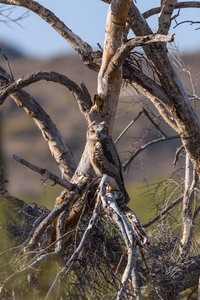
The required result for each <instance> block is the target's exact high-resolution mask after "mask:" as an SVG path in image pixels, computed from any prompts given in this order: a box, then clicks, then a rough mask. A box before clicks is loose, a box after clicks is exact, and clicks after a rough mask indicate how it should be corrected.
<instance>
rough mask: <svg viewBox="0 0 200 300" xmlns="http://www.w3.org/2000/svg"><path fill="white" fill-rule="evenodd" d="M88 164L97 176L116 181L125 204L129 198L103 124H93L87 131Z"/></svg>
mask: <svg viewBox="0 0 200 300" xmlns="http://www.w3.org/2000/svg"><path fill="white" fill-rule="evenodd" d="M87 142H88V150H89V157H90V162H91V164H92V166H93V168H94V171H95V173H96V174H97V175H98V176H102V175H103V174H107V175H108V176H111V177H113V178H114V179H115V180H116V183H117V184H118V186H119V188H120V190H121V192H122V193H123V195H124V202H125V203H126V204H127V203H128V202H129V201H130V198H129V196H128V194H127V191H126V189H125V186H124V180H123V176H122V167H121V162H120V159H119V156H118V153H117V150H116V147H115V144H114V143H113V141H112V139H111V137H110V136H109V133H108V127H107V125H106V124H105V122H102V123H95V122H93V123H92V124H91V125H90V126H89V127H88V131H87Z"/></svg>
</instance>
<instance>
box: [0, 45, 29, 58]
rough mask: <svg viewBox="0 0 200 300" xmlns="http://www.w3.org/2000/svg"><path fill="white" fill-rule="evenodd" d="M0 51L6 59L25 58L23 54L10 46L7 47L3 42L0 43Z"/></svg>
mask: <svg viewBox="0 0 200 300" xmlns="http://www.w3.org/2000/svg"><path fill="white" fill-rule="evenodd" d="M0 49H2V50H3V52H4V53H5V55H6V56H7V57H8V58H19V57H24V56H25V55H24V53H23V52H22V51H20V50H19V49H18V48H16V47H15V46H12V45H8V44H7V43H5V42H0Z"/></svg>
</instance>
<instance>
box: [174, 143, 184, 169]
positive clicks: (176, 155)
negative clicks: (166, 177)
mask: <svg viewBox="0 0 200 300" xmlns="http://www.w3.org/2000/svg"><path fill="white" fill-rule="evenodd" d="M183 149H184V146H183V145H181V146H180V147H179V148H178V149H177V150H176V153H175V157H174V160H173V166H175V165H176V163H177V161H178V157H179V154H180V153H181V151H182V150H183Z"/></svg>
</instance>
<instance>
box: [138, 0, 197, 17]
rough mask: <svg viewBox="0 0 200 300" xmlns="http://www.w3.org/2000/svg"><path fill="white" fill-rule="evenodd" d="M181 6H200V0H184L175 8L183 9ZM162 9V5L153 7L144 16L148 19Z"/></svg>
mask: <svg viewBox="0 0 200 300" xmlns="http://www.w3.org/2000/svg"><path fill="white" fill-rule="evenodd" d="M181 8H200V2H199V1H184V2H178V3H176V5H175V9H181ZM160 11H161V7H155V8H152V9H150V10H148V11H146V12H144V13H143V17H144V18H145V19H148V18H149V17H151V16H153V15H156V14H159V13H160Z"/></svg>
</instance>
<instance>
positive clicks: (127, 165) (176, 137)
mask: <svg viewBox="0 0 200 300" xmlns="http://www.w3.org/2000/svg"><path fill="white" fill-rule="evenodd" d="M178 138H180V136H179V135H174V136H168V137H164V138H163V137H162V138H159V139H155V140H153V141H151V142H149V143H146V144H145V145H143V146H141V147H140V148H139V149H137V150H136V151H135V152H134V154H133V155H131V156H130V158H129V159H128V160H127V162H126V163H125V164H124V165H123V171H124V172H126V171H127V170H128V168H129V167H130V164H131V163H132V161H133V159H134V158H135V157H136V156H137V155H138V154H140V152H142V151H143V150H145V149H146V148H148V147H150V146H152V145H154V144H156V143H161V142H165V141H168V140H173V139H178Z"/></svg>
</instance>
